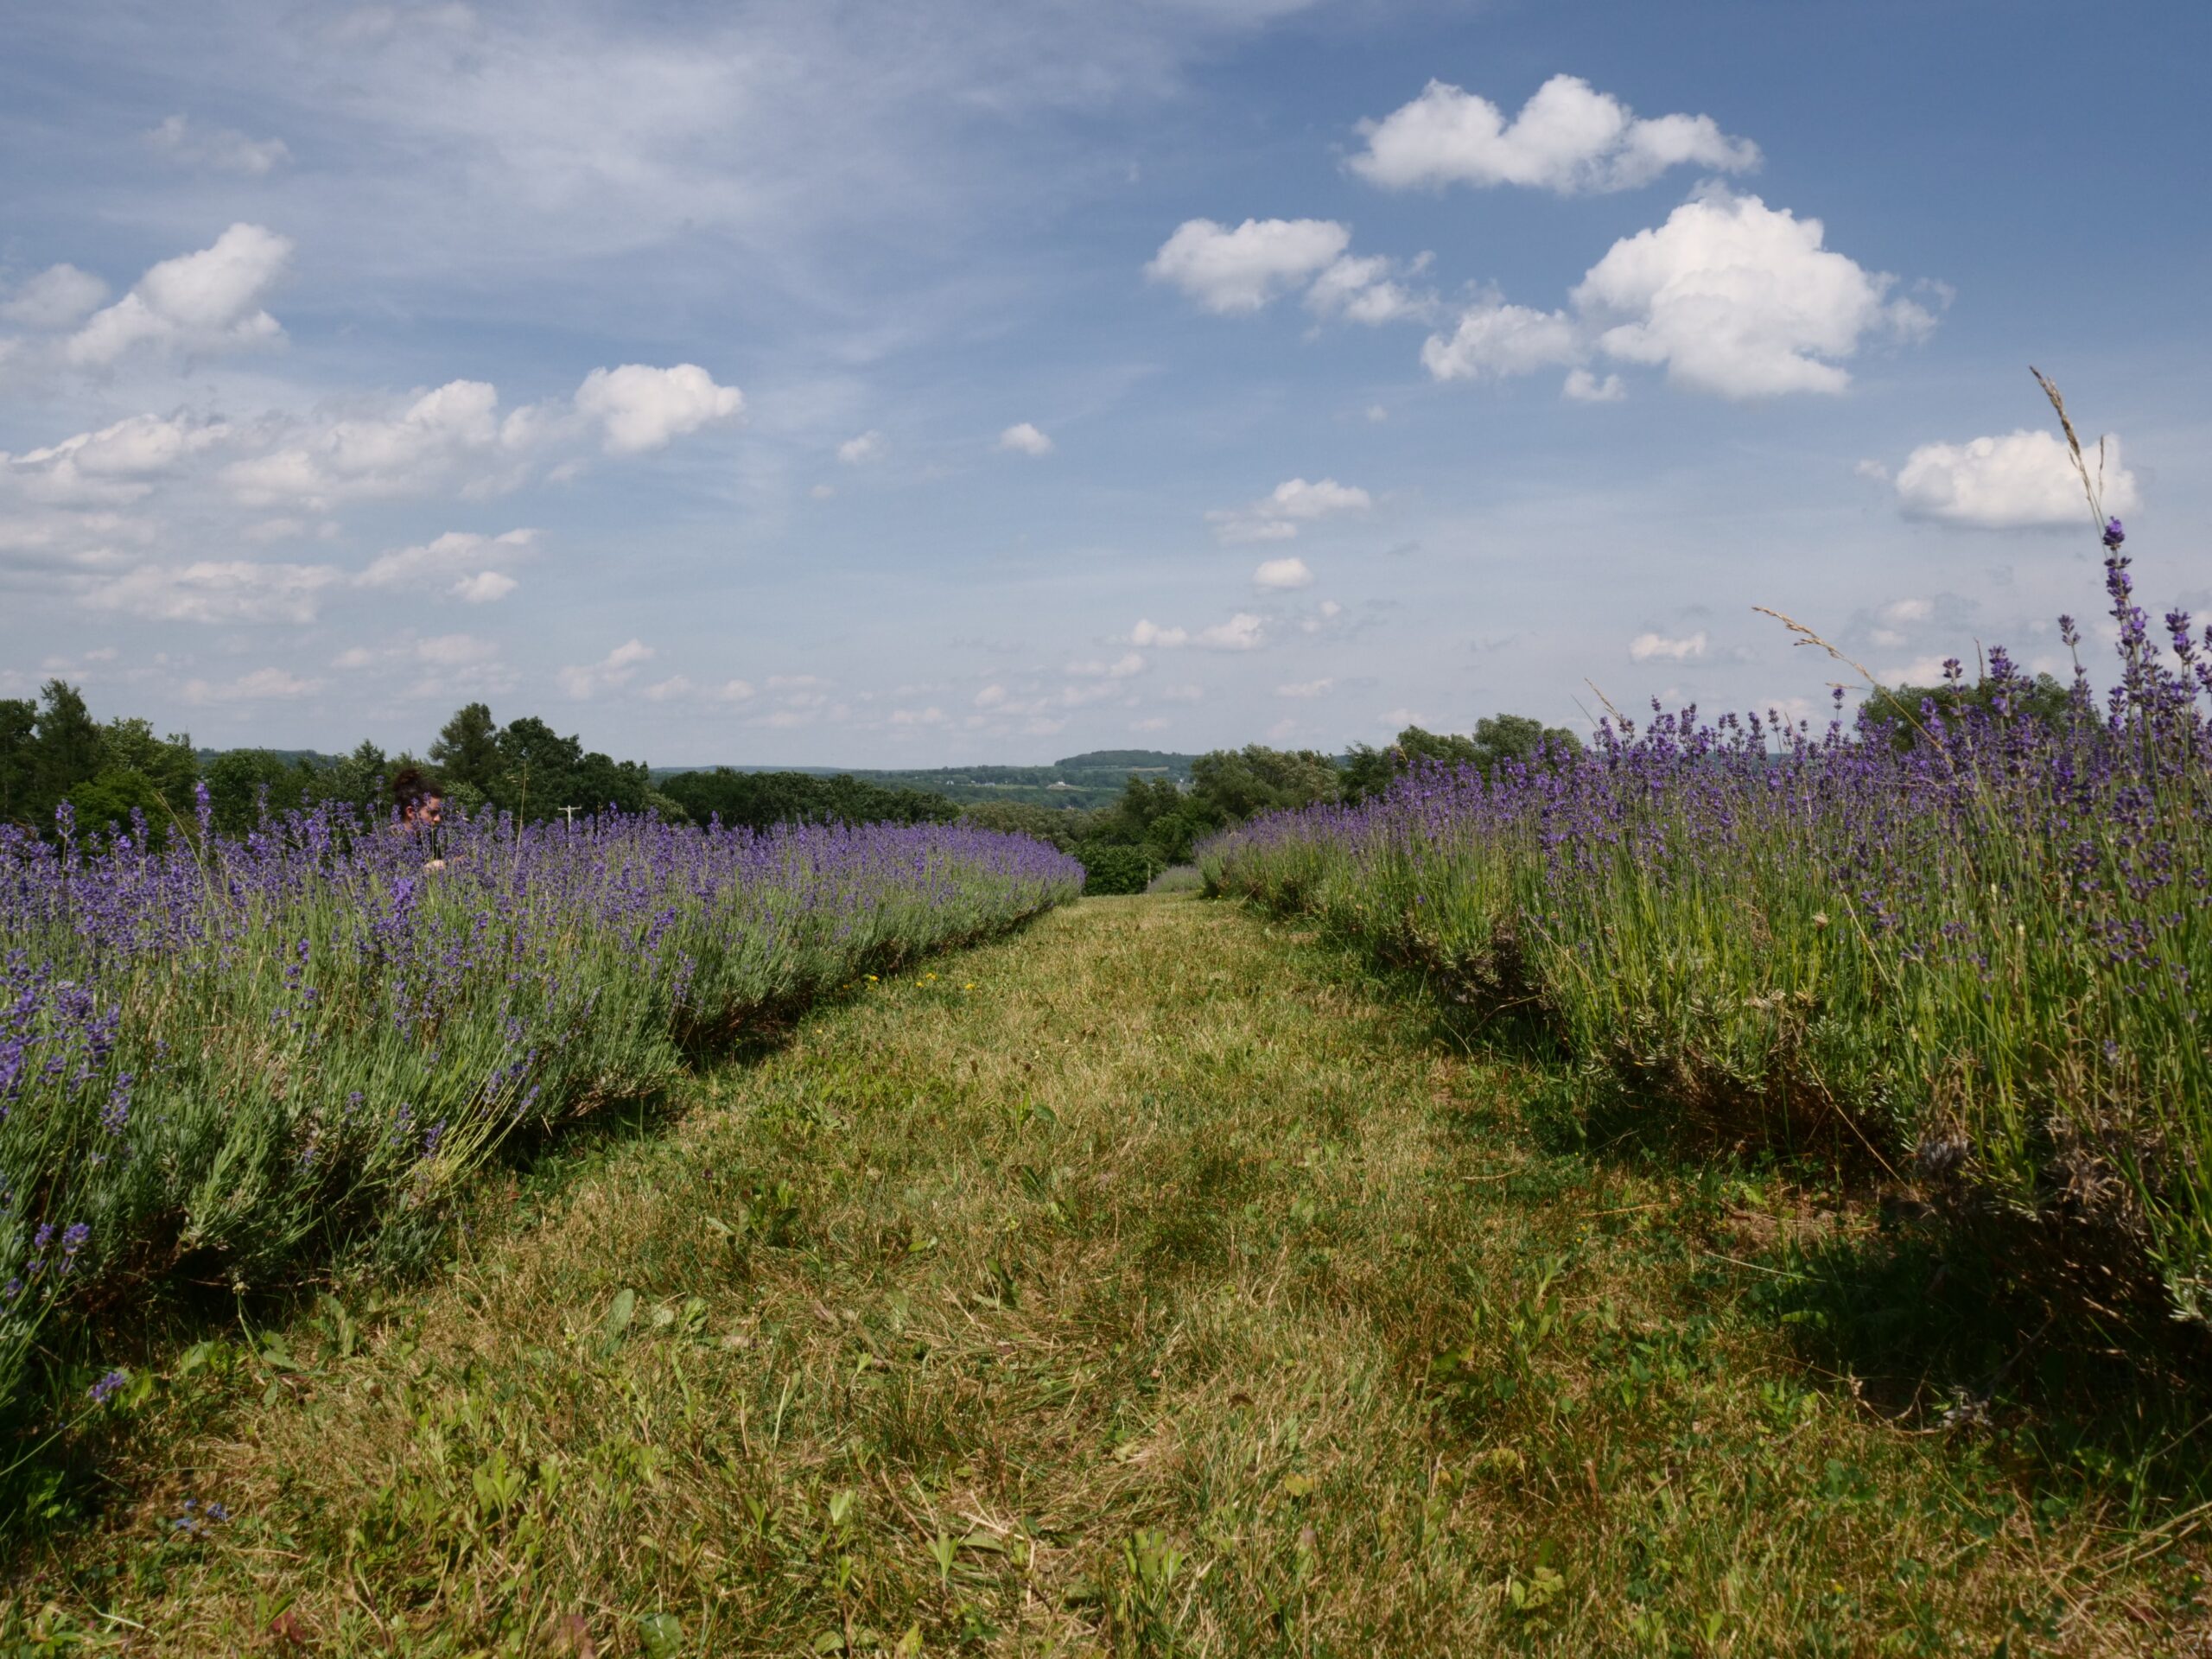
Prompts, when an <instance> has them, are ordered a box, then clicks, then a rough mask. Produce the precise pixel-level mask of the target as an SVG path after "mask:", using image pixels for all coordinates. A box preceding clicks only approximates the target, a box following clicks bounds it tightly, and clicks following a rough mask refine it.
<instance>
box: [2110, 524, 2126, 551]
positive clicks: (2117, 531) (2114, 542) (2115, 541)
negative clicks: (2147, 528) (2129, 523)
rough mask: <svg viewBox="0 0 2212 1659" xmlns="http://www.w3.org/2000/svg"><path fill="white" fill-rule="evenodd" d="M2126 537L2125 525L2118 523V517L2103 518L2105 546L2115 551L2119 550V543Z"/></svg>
mask: <svg viewBox="0 0 2212 1659" xmlns="http://www.w3.org/2000/svg"><path fill="white" fill-rule="evenodd" d="M2126 539H2127V531H2126V527H2125V526H2123V525H2122V524H2120V520H2119V519H2117V518H2107V519H2106V520H2105V546H2106V547H2107V548H2108V549H2110V550H2112V551H2113V552H2115V553H2116V552H2118V551H2119V550H2120V543H2122V542H2124V541H2126Z"/></svg>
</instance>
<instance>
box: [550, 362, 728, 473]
mask: <svg viewBox="0 0 2212 1659" xmlns="http://www.w3.org/2000/svg"><path fill="white" fill-rule="evenodd" d="M575 405H576V412H577V413H578V414H580V415H582V416H585V417H586V418H587V419H588V420H594V421H597V422H598V423H600V425H601V429H602V430H603V431H604V433H605V448H606V450H607V454H610V455H634V454H642V453H643V452H644V451H645V450H648V449H658V448H661V447H662V446H663V445H664V444H666V443H667V442H669V441H670V440H671V438H680V437H683V436H686V435H689V434H690V433H693V432H696V431H697V430H698V429H700V428H701V427H702V426H705V425H706V424H707V423H709V422H710V421H726V420H728V419H729V418H730V417H731V416H734V415H735V414H737V413H738V412H739V410H742V409H743V408H744V407H745V394H744V393H742V392H741V391H739V390H738V389H737V388H736V387H735V386H718V385H715V381H714V377H713V376H712V375H710V374H709V373H708V372H706V371H705V370H704V369H702V368H701V367H700V366H699V365H697V364H696V363H678V364H677V365H676V366H675V367H674V368H672V369H656V368H652V367H649V366H647V365H645V364H643V363H625V364H624V365H622V366H621V367H620V368H619V369H594V370H593V371H592V372H590V373H589V374H588V375H586V376H585V377H584V383H583V385H581V386H578V387H577V388H576V397H575Z"/></svg>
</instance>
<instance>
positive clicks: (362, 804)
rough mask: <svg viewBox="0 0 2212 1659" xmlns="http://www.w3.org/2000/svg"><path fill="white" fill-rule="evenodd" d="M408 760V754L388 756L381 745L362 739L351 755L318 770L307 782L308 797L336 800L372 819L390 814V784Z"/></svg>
mask: <svg viewBox="0 0 2212 1659" xmlns="http://www.w3.org/2000/svg"><path fill="white" fill-rule="evenodd" d="M406 763H407V757H406V756H405V755H404V754H403V755H400V756H398V757H397V759H391V758H387V757H386V755H385V752H384V751H383V750H382V749H381V748H379V747H377V745H375V744H374V743H372V742H371V741H369V740H368V739H366V738H363V739H362V740H361V741H360V743H359V745H358V746H356V747H355V748H354V750H353V753H351V754H347V755H344V756H341V757H340V759H338V760H334V761H332V762H331V763H330V764H329V765H328V766H322V767H319V768H318V769H317V770H316V771H315V775H314V778H313V779H311V780H310V782H309V783H308V788H307V799H308V801H309V802H311V803H312V802H318V801H333V802H336V803H339V804H342V805H346V806H350V807H352V808H353V810H355V811H357V812H359V813H361V814H363V815H364V816H365V817H369V818H371V819H380V818H384V817H389V816H390V815H391V796H390V795H389V794H388V793H387V792H386V789H387V786H388V785H389V783H390V780H391V776H392V774H393V773H394V772H397V771H398V770H399V768H400V767H401V766H404V765H405V764H406Z"/></svg>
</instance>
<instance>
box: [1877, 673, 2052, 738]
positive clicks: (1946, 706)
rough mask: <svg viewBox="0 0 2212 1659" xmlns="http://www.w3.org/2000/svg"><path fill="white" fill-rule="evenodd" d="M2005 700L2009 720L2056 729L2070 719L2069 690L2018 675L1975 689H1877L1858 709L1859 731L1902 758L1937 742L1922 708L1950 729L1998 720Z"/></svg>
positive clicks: (1986, 680)
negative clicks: (1929, 705)
mask: <svg viewBox="0 0 2212 1659" xmlns="http://www.w3.org/2000/svg"><path fill="white" fill-rule="evenodd" d="M1999 696H2003V698H2004V700H2005V712H2006V715H2007V716H2008V717H2009V718H2012V719H2014V720H2031V721H2036V722H2037V723H2038V724H2040V725H2044V726H2049V727H2057V726H2062V725H2063V724H2064V723H2065V722H2066V721H2067V720H2069V718H2071V716H2072V711H2073V708H2074V696H2073V692H2072V690H2071V689H2070V688H2069V687H2068V686H2066V685H2064V684H2063V683H2060V682H2059V681H2058V680H2057V679H2056V677H2053V676H2051V675H2049V674H2038V675H2037V676H2036V677H2035V678H2033V679H2032V680H2031V679H2029V678H2027V677H2024V676H2023V675H2018V674H2014V675H2011V676H2009V677H2004V678H1996V677H1989V676H1985V677H1982V678H1981V679H1980V680H1977V681H1976V682H1975V683H1974V684H1972V685H1967V684H1966V683H1964V682H1963V681H1962V682H1961V683H1959V684H1957V685H1897V686H1887V685H1878V686H1876V687H1875V688H1874V690H1873V691H1872V694H1871V695H1869V696H1868V697H1867V699H1866V702H1863V703H1861V704H1860V705H1859V731H1860V732H1861V734H1864V735H1866V737H1868V738H1870V739H1872V740H1873V741H1880V742H1886V743H1888V744H1889V745H1890V747H1892V748H1894V749H1896V750H1897V751H1898V752H1899V753H1903V752H1904V751H1905V750H1907V749H1910V748H1911V747H1913V746H1914V745H1915V744H1918V743H1926V742H1928V741H1930V739H1931V737H1932V736H1933V722H1931V721H1929V718H1928V716H1927V715H1926V714H1925V713H1923V709H1922V705H1923V703H1932V704H1933V705H1934V706H1935V709H1936V716H1937V719H1938V720H1940V721H1942V724H1943V725H1945V726H1947V727H1948V726H1955V725H1957V724H1958V723H1959V722H1960V721H1962V720H1966V719H1970V718H1974V717H1980V718H1982V719H1994V718H1996V717H1997V709H1996V704H1997V699H1998V698H1999Z"/></svg>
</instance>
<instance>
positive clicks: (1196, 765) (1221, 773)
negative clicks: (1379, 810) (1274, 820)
mask: <svg viewBox="0 0 2212 1659" xmlns="http://www.w3.org/2000/svg"><path fill="white" fill-rule="evenodd" d="M1339 788H1340V782H1339V779H1338V774H1337V763H1336V762H1335V761H1334V760H1331V759H1330V758H1329V757H1328V756H1327V755H1325V754H1320V753H1316V752H1315V751H1313V750H1312V749H1270V748H1268V747H1265V746H1264V745H1262V744H1258V743H1248V744H1246V745H1245V746H1244V747H1243V748H1241V749H1216V750H1215V751H1214V752H1213V753H1211V754H1202V755H1200V756H1199V757H1198V759H1197V760H1194V761H1192V763H1191V793H1192V795H1193V796H1194V797H1195V798H1197V799H1198V801H1199V802H1200V803H1201V804H1203V805H1204V806H1205V807H1206V808H1208V809H1210V810H1211V811H1212V812H1213V813H1215V814H1217V815H1218V817H1220V818H1222V819H1224V820H1227V821H1230V822H1236V821H1238V820H1241V819H1244V818H1249V817H1251V816H1252V815H1253V814H1254V813H1255V812H1273V811H1279V810H1283V809H1285V808H1290V807H1300V806H1311V805H1313V804H1315V803H1316V802H1319V801H1333V800H1335V799H1336V798H1337V795H1338V790H1339Z"/></svg>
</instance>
